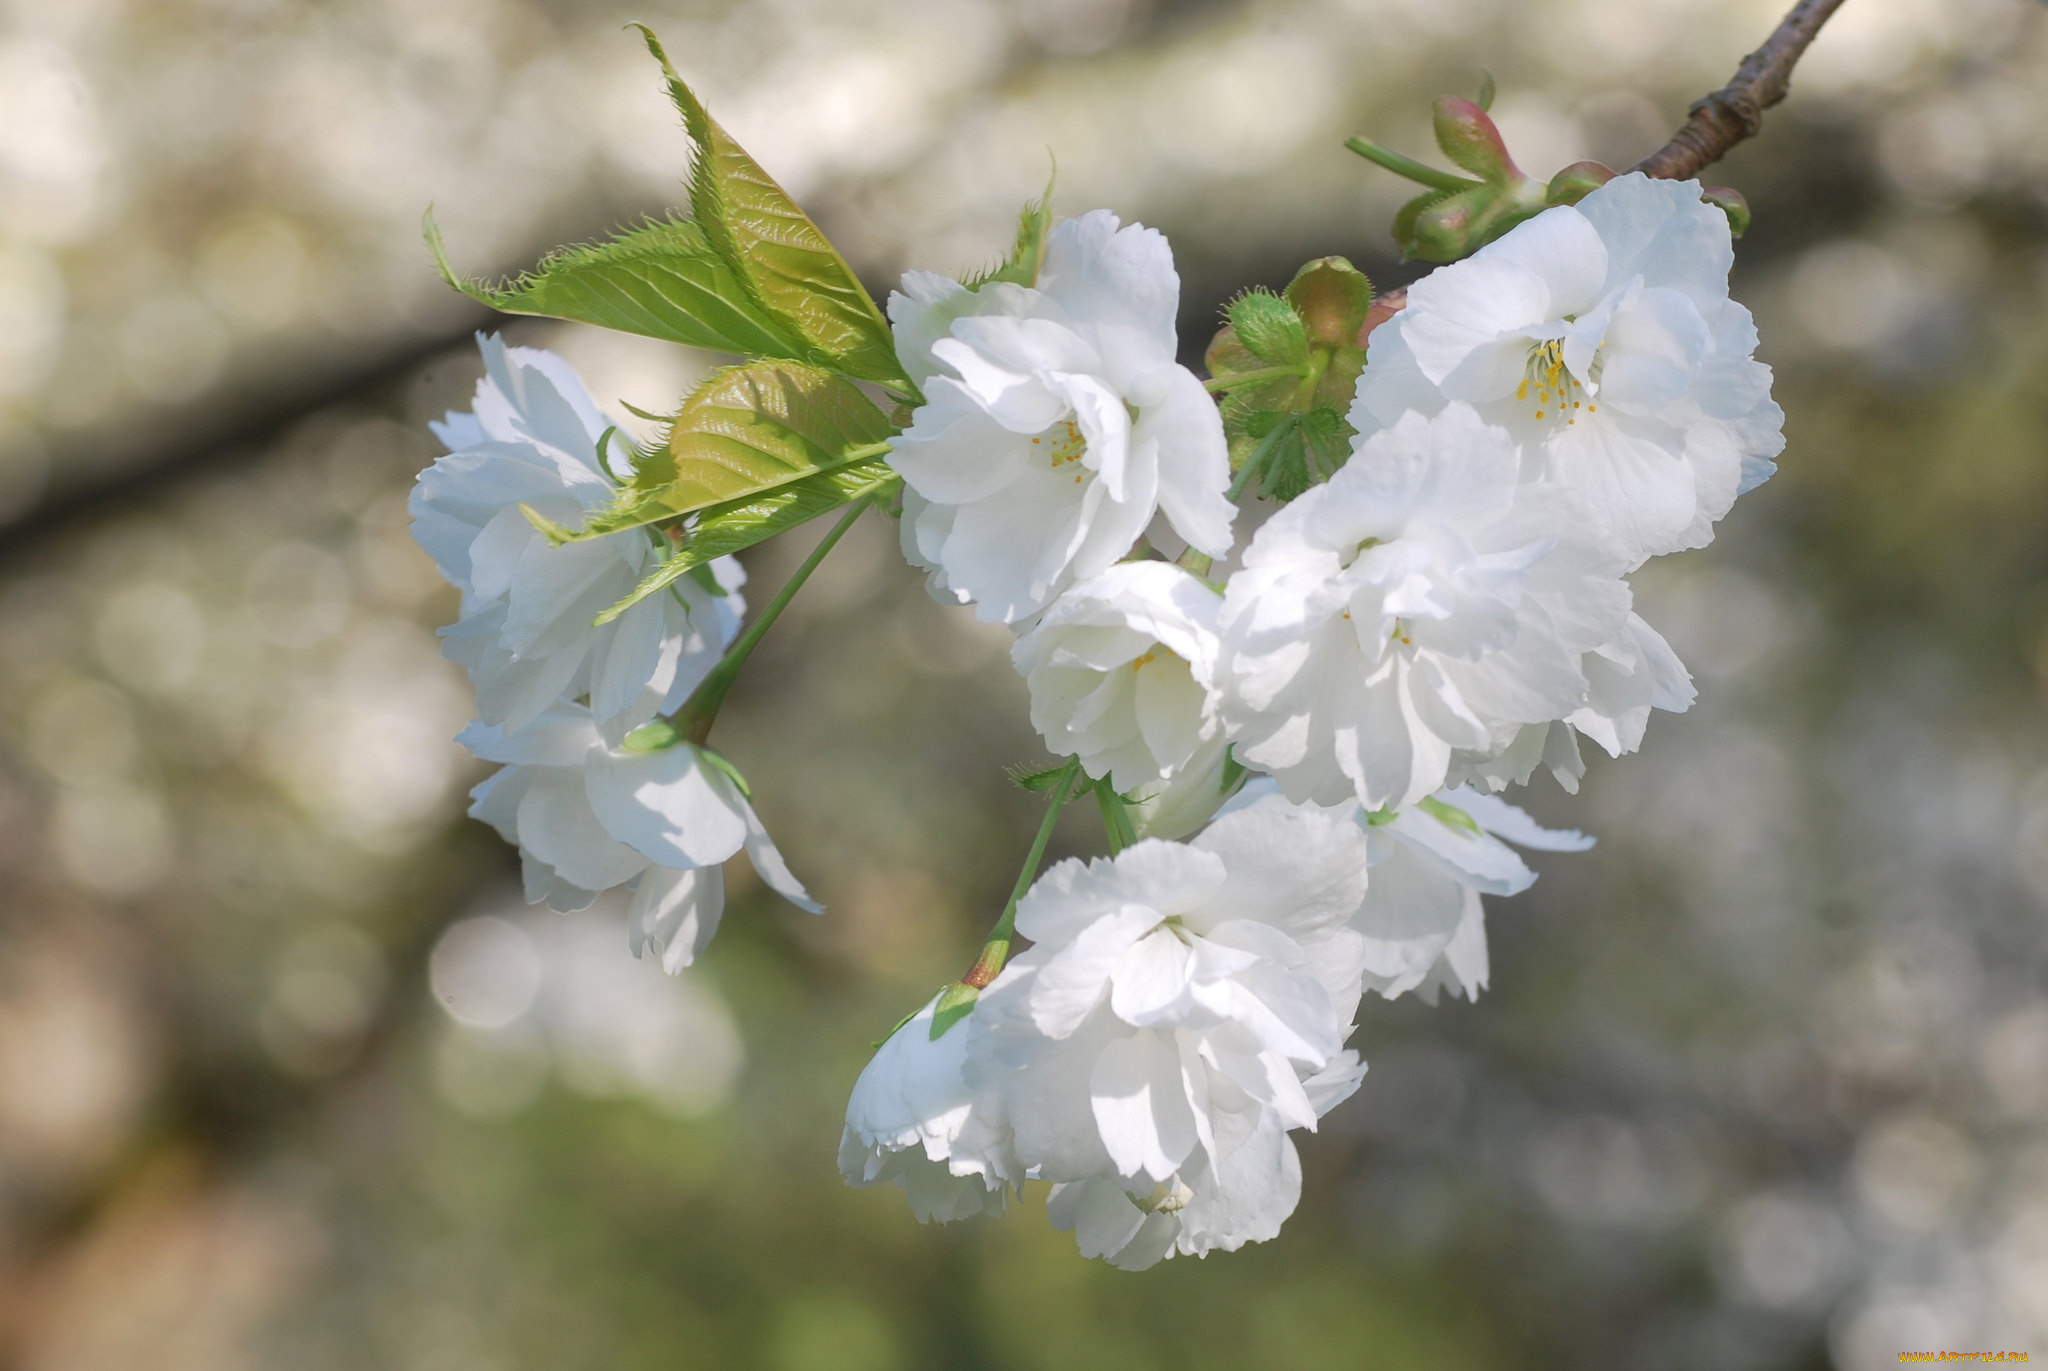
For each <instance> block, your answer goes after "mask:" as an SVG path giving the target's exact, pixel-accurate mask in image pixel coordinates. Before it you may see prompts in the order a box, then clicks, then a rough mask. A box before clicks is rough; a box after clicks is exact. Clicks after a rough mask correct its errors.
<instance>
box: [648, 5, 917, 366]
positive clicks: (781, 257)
mask: <svg viewBox="0 0 2048 1371" xmlns="http://www.w3.org/2000/svg"><path fill="white" fill-rule="evenodd" d="M640 35H641V37H642V38H644V39H645V40H646V42H647V50H648V51H649V52H651V53H652V54H654V57H655V59H656V60H657V61H659V62H660V63H661V69H662V73H663V74H664V75H665V76H666V77H667V78H668V91H669V96H670V98H671V99H673V100H674V101H675V105H676V108H677V109H678V110H679V111H681V113H682V116H683V124H684V127H685V128H686V129H688V131H689V134H690V140H691V141H692V142H693V143H695V144H696V151H695V155H694V157H693V159H692V162H691V166H690V210H691V215H692V217H693V218H694V219H695V220H696V223H697V227H698V228H700V229H702V230H703V233H704V236H705V238H706V240H707V241H708V242H709V243H710V245H711V247H712V249H713V250H714V251H715V252H717V253H718V254H719V256H721V257H723V258H724V259H725V261H726V262H727V263H728V264H730V265H731V266H732V267H733V268H734V269H735V270H736V271H737V272H738V273H739V274H740V275H741V276H742V277H744V278H745V280H746V282H747V285H748V286H749V287H750V289H751V291H752V293H753V296H754V298H755V300H756V301H758V302H759V303H760V305H761V306H762V307H763V308H764V309H765V310H766V311H767V312H768V313H769V314H770V315H771V316H772V317H774V318H775V319H776V320H777V321H778V322H780V323H781V324H783V325H784V326H785V327H786V328H787V329H788V331H789V332H790V333H791V334H793V335H794V336H795V337H797V338H800V339H802V340H803V341H804V342H806V343H807V344H809V345H810V347H811V348H812V349H813V353H814V355H813V356H811V357H808V358H806V360H809V361H814V362H817V363H820V364H823V365H828V366H830V367H832V368H834V369H835V370H838V371H843V372H845V373H846V374H847V375H849V376H856V377H859V378H860V379H861V380H864V381H875V382H879V383H880V384H882V385H885V386H889V387H891V388H892V389H896V390H899V391H901V392H902V393H904V394H905V395H915V394H916V393H917V388H916V387H915V386H914V385H912V384H911V381H910V378H909V377H908V376H906V375H904V373H903V366H902V364H901V363H900V362H898V361H897V360H896V345H895V341H894V339H893V337H892V336H891V334H890V332H889V324H888V321H887V320H885V319H883V317H882V314H881V311H880V310H878V309H876V308H875V302H874V300H873V299H872V298H871V297H870V296H869V295H868V293H867V289H866V287H864V286H862V285H861V283H860V281H859V280H858V279H857V278H856V277H855V276H854V274H853V271H852V269H851V268H850V267H848V266H847V265H846V259H845V258H843V257H841V256H840V255H839V250H838V249H837V248H834V247H833V246H832V244H831V242H830V241H829V240H827V239H826V237H825V235H824V234H823V233H821V232H819V231H818V226H817V225H816V224H814V223H812V222H811V220H810V217H809V216H808V215H806V214H805V213H804V212H803V211H802V210H801V209H799V208H797V205H796V202H795V201H793V200H791V199H790V198H789V195H788V193H787V192H785V191H784V190H783V189H782V187H781V186H779V185H777V184H776V183H775V180H774V178H773V177H771V176H769V175H768V173H767V172H765V171H763V170H762V169H761V165H760V163H758V162H756V161H755V160H754V159H753V158H752V157H750V156H749V155H748V154H747V152H746V150H745V149H744V148H742V147H741V146H740V145H739V144H738V143H736V142H734V141H733V139H732V135H731V134H729V133H727V132H726V131H725V130H724V129H723V128H721V127H719V125H718V123H717V121H715V120H714V119H712V117H711V116H710V114H708V113H707V112H706V111H705V109H704V106H703V104H702V102H700V101H699V100H698V99H697V97H696V95H695V94H694V93H693V92H692V91H691V90H690V88H689V87H688V86H686V85H684V84H683V80H682V78H681V77H679V76H677V75H676V71H675V68H674V67H673V66H671V65H669V60H668V55H667V54H666V53H665V52H663V51H662V48H661V43H660V42H659V40H657V39H656V38H655V36H654V34H653V33H652V32H651V31H650V30H648V29H646V28H644V27H642V28H641V29H640Z"/></svg>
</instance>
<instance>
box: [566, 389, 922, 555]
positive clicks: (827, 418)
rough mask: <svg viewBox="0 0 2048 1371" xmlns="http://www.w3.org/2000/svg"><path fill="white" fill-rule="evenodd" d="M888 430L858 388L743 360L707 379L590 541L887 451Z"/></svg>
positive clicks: (594, 524)
mask: <svg viewBox="0 0 2048 1371" xmlns="http://www.w3.org/2000/svg"><path fill="white" fill-rule="evenodd" d="M894 432H895V428H894V427H893V426H892V425H891V424H890V423H889V420H888V417H887V416H886V415H884V414H883V413H882V411H881V410H879V409H877V408H875V405H874V402H873V401H871V400H869V399H868V397H867V396H865V395H863V394H862V393H861V391H860V387H859V386H857V385H855V384H854V383H853V382H851V381H849V380H847V379H846V378H845V377H844V376H837V375H834V374H833V373H832V372H829V371H821V370H819V369H818V368H816V367H807V366H801V365H799V364H797V363H795V362H768V361H762V362H747V363H744V364H742V365H740V366H736V367H727V368H726V369H725V370H723V371H719V372H715V373H713V374H712V376H711V379H710V380H708V381H706V382H705V383H704V384H703V385H701V386H699V387H698V388H697V390H696V392H695V393H694V394H692V395H691V396H690V398H689V399H687V400H685V401H684V402H683V407H682V409H680V410H679V411H677V413H676V416H675V419H674V420H673V421H672V422H671V423H670V424H669V430H668V441H667V443H666V444H665V445H664V446H663V447H660V448H657V449H656V450H655V451H653V452H651V453H648V454H647V455H646V456H644V457H642V458H641V460H640V464H639V465H638V466H637V467H635V468H634V471H633V479H632V480H631V481H630V482H629V483H628V484H627V485H626V486H625V488H624V489H622V490H620V492H619V498H618V500H617V501H616V502H615V503H614V504H613V506H612V507H611V508H610V509H608V510H605V511H603V512H601V513H599V514H597V515H595V516H593V517H592V518H591V520H590V522H589V523H588V524H586V525H585V526H584V528H583V530H582V534H581V536H583V537H586V538H593V537H597V536H599V535H602V534H606V533H616V532H618V531H619V530H620V529H622V528H636V527H638V526H639V525H641V524H651V523H654V522H656V521H657V520H661V519H669V518H673V517H675V516H676V515H679V514H689V513H692V512H694V511H696V510H700V509H705V508H708V507H709V506H711V505H716V504H723V503H727V502H730V501H733V500H743V499H746V498H748V497H750V496H754V495H759V494H761V493H762V492H764V491H770V490H773V489H775V488H776V487H778V486H784V485H788V484H789V483H790V482H791V481H795V480H799V479H801V478H803V477H805V476H809V475H811V474H813V473H814V472H819V471H825V470H828V469H830V468H832V467H836V466H843V465H845V464H846V463H847V462H850V461H854V460H856V459H858V458H861V457H872V456H875V455H877V454H879V453H881V452H884V451H886V450H887V445H888V440H889V438H890V437H891V435H893V434H894Z"/></svg>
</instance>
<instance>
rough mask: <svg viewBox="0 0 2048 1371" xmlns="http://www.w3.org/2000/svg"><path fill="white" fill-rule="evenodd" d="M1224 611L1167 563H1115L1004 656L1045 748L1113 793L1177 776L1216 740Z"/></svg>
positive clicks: (1056, 604) (1062, 600)
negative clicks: (1025, 688) (1022, 685)
mask: <svg viewBox="0 0 2048 1371" xmlns="http://www.w3.org/2000/svg"><path fill="white" fill-rule="evenodd" d="M1221 608H1222V597H1221V596H1219V595H1218V594H1217V593H1216V592H1215V591H1214V590H1212V589H1210V588H1209V587H1208V586H1207V585H1205V584H1203V583H1202V582H1201V581H1200V580H1198V579H1197V578H1196V577H1194V576H1193V575H1191V574H1190V573H1188V572H1186V571H1184V570H1182V569H1181V568H1180V567H1177V566H1175V565H1173V564H1172V563H1170V562H1122V563H1119V564H1118V565H1116V566H1113V567H1111V568H1109V570H1107V571H1104V572H1102V573H1100V574H1099V575H1096V576H1093V577H1091V578H1089V579H1088V580H1086V581H1083V582H1082V583H1081V584H1079V585H1077V586H1074V587H1073V588H1072V589H1070V590H1068V591H1067V592H1066V593H1064V594H1062V595H1061V596H1060V597H1059V598H1058V599H1057V600H1054V601H1053V603H1052V606H1051V608H1049V609H1047V610H1046V611H1045V613H1044V614H1043V615H1042V616H1041V617H1040V618H1039V620H1038V622H1037V623H1036V624H1035V625H1034V626H1033V627H1032V629H1031V630H1030V631H1029V632H1028V633H1026V634H1025V635H1024V636H1023V637H1021V638H1019V639H1018V640H1017V642H1016V645H1015V646H1014V647H1013V648H1012V649H1011V652H1010V657H1011V660H1012V661H1014V662H1015V663H1016V665H1017V669H1018V670H1019V671H1020V672H1022V673H1023V674H1024V679H1025V681H1026V682H1027V683H1028V684H1029V686H1030V688H1031V723H1032V726H1033V727H1034V728H1036V729H1037V730H1038V732H1039V734H1040V735H1041V736H1042V737H1044V739H1045V743H1046V746H1047V747H1048V748H1050V749H1051V750H1052V752H1053V753H1054V755H1056V756H1078V757H1079V758H1080V759H1081V765H1082V767H1083V768H1084V769H1085V770H1086V771H1087V772H1088V774H1089V775H1090V776H1094V777H1097V778H1100V777H1104V776H1108V777H1110V778H1111V779H1112V783H1113V784H1114V785H1115V787H1116V789H1117V790H1119V791H1132V790H1136V789H1138V788H1140V787H1147V786H1153V785H1156V784H1157V783H1159V782H1161V781H1170V780H1172V779H1173V778H1174V777H1175V776H1177V775H1179V774H1180V773H1181V771H1183V770H1184V769H1185V768H1186V767H1187V766H1188V764H1189V762H1190V761H1191V760H1193V759H1194V758H1195V757H1196V754H1197V753H1198V752H1200V751H1201V750H1202V749H1203V747H1204V745H1205V744H1213V743H1215V742H1217V740H1218V739H1220V737H1221V734H1222V721H1221V720H1220V718H1219V717H1218V715H1217V703H1218V702H1217V699H1216V695H1215V692H1214V691H1213V689H1212V688H1211V686H1210V681H1211V678H1212V677H1213V675H1214V672H1215V667H1216V650H1217V643H1216V615H1217V612H1218V611H1219V610H1220V609H1221Z"/></svg>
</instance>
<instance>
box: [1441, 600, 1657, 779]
mask: <svg viewBox="0 0 2048 1371" xmlns="http://www.w3.org/2000/svg"><path fill="white" fill-rule="evenodd" d="M1579 667H1580V669H1581V670H1582V671H1584V672H1585V673H1586V683H1587V691H1586V703H1585V704H1584V705H1583V706H1581V707H1580V708H1579V709H1577V710H1575V711H1573V712H1572V713H1571V714H1569V715H1567V716H1566V717H1565V718H1563V719H1559V720H1557V721H1555V722H1553V723H1548V724H1532V725H1529V726H1527V727H1524V728H1523V729H1521V730H1520V731H1519V732H1518V733H1517V734H1516V735H1515V738H1514V740H1513V741H1512V742H1510V743H1509V744H1508V745H1507V746H1505V747H1499V748H1496V749H1494V750H1492V751H1490V752H1484V753H1458V754H1455V755H1454V756H1453V758H1452V761H1451V770H1450V775H1451V779H1452V780H1453V781H1456V782H1457V783H1459V784H1463V785H1472V786H1476V787H1478V788H1480V789H1482V790H1490V791H1497V790H1500V789H1502V788H1503V787H1505V786H1507V785H1510V784H1513V785H1521V784H1524V783H1525V782H1527V781H1528V779H1529V777H1530V776H1531V775H1532V774H1534V772H1535V770H1536V768H1537V767H1539V766H1542V767H1547V768H1549V770H1550V773H1551V775H1553V776H1554V777H1556V778H1557V782H1558V784H1559V785H1561V786H1563V787H1564V788H1565V789H1566V790H1568V791H1571V792H1573V793H1574V794H1576V793H1577V792H1578V788H1579V780H1580V778H1581V777H1583V776H1584V775H1585V774H1586V763H1585V759H1584V758H1583V757H1582V756H1581V755H1580V752H1579V739H1580V738H1581V737H1582V736H1583V737H1587V738H1591V739H1592V740H1593V741H1594V742H1595V743H1597V744H1599V746H1600V748H1601V749H1602V750H1603V751H1605V752H1606V753H1607V755H1608V756H1610V757H1619V756H1622V755H1623V754H1625V753H1630V752H1634V751H1635V750H1636V749H1637V748H1638V747H1640V746H1641V745H1642V741H1643V734H1644V732H1645V731H1646V730H1647V729H1648V727H1649V722H1650V711H1651V710H1653V709H1661V710H1665V711H1667V712H1669V713H1673V714H1682V713H1684V712H1685V711H1686V710H1688V709H1690V708H1691V707H1692V702H1693V700H1694V699H1695V698H1696V696H1697V692H1696V691H1695V690H1694V689H1693V684H1692V676H1691V673H1689V672H1687V671H1686V669H1685V664H1684V663H1683V662H1681V661H1679V660H1678V654H1677V653H1675V652H1673V651H1672V650H1671V645H1670V644H1669V643H1667V642H1665V641H1664V636H1663V635H1662V634H1660V633H1658V632H1657V630H1656V629H1654V628H1651V627H1650V626H1649V625H1648V624H1647V623H1645V622H1643V619H1642V617H1641V616H1640V615H1637V614H1633V613H1632V614H1630V615H1629V616H1628V622H1627V623H1626V624H1625V625H1624V627H1623V630H1622V632H1621V634H1620V635H1619V636H1618V637H1616V638H1614V639H1613V640H1612V641H1610V642H1606V643H1602V644H1601V645H1600V646H1599V647H1597V648H1594V649H1593V650H1592V651H1591V652H1588V653H1586V654H1585V655H1584V656H1582V657H1581V658H1580V659H1579Z"/></svg>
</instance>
